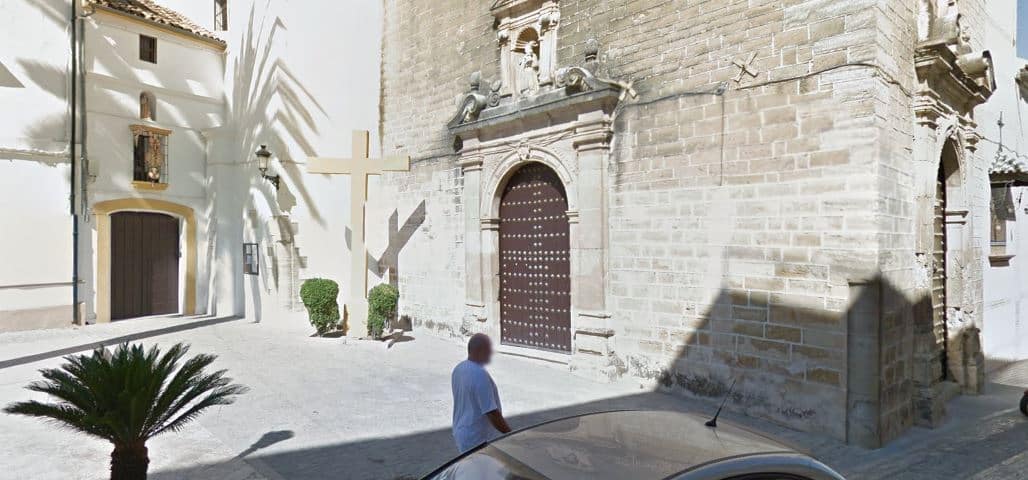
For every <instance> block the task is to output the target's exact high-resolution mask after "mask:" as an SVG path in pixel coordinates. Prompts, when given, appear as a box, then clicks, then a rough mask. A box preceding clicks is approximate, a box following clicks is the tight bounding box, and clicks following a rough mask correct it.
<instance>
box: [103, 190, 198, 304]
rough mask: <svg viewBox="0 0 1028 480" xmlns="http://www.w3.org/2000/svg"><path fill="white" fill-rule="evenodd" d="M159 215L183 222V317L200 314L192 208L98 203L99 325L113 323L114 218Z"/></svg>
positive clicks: (138, 201) (137, 201)
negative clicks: (119, 214) (122, 214)
mask: <svg viewBox="0 0 1028 480" xmlns="http://www.w3.org/2000/svg"><path fill="white" fill-rule="evenodd" d="M125 211H135V212H156V213H164V214H167V215H170V216H172V217H176V218H178V219H180V220H181V222H182V231H181V235H182V238H183V239H184V243H185V248H184V255H183V257H184V258H182V260H181V261H182V262H183V264H182V268H183V270H184V275H183V282H184V284H183V286H182V309H181V313H182V314H183V315H193V314H195V313H196V268H197V264H196V255H197V253H196V242H197V227H196V215H195V214H194V212H193V209H192V208H189V207H187V206H185V205H180V204H177V203H173V202H168V201H165V200H154V199H149V198H123V199H118V200H107V201H103V202H97V203H96V204H94V205H93V215H94V217H95V219H96V240H97V243H96V322H97V323H106V322H110V321H111V215H112V214H114V213H117V212H125Z"/></svg>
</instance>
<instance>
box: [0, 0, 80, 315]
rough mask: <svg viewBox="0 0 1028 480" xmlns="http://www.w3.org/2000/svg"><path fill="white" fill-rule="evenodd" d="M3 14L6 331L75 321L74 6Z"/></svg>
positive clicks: (0, 248)
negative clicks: (71, 97)
mask: <svg viewBox="0 0 1028 480" xmlns="http://www.w3.org/2000/svg"><path fill="white" fill-rule="evenodd" d="M0 11H2V12H3V15H0V32H3V33H2V34H0V35H2V37H3V40H2V41H0V206H2V208H0V231H2V232H3V234H2V235H0V331H5V330H16V329H23V328H38V327H43V326H61V325H70V324H71V322H72V310H71V305H72V288H71V285H72V283H71V279H72V216H71V211H70V203H69V201H68V195H69V193H70V171H71V169H70V164H69V145H68V141H69V136H70V131H69V129H70V116H69V104H68V97H69V92H70V90H69V89H70V83H69V82H70V80H69V78H70V77H69V75H68V72H69V68H70V61H71V40H70V32H69V28H70V24H69V19H70V18H71V2H70V1H68V0H0Z"/></svg>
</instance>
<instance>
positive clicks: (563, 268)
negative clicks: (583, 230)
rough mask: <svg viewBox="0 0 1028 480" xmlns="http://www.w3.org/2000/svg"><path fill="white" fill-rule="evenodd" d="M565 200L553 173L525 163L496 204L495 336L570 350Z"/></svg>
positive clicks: (511, 342) (520, 343) (521, 343)
mask: <svg viewBox="0 0 1028 480" xmlns="http://www.w3.org/2000/svg"><path fill="white" fill-rule="evenodd" d="M567 211H568V199H567V193H566V192H565V189H564V185H563V183H562V182H561V180H560V178H559V177H558V176H557V173H556V172H554V171H553V170H552V169H550V168H549V167H547V166H545V165H543V164H541V163H527V164H525V165H523V166H520V167H519V168H518V169H517V170H516V171H514V172H513V174H512V175H511V176H510V179H509V180H508V182H507V184H506V185H505V186H504V188H503V194H502V195H501V196H500V204H499V217H498V218H499V241H498V243H499V245H498V250H499V267H500V268H499V276H500V285H499V286H500V292H499V303H500V341H501V343H503V344H509V345H516V346H524V347H529V348H536V349H542V350H553V351H558V352H570V351H571V339H572V330H571V262H570V256H571V244H570V228H569V223H568V215H567Z"/></svg>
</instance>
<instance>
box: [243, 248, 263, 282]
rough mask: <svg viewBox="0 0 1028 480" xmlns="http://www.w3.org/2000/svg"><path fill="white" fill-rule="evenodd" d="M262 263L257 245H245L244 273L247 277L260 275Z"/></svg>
mask: <svg viewBox="0 0 1028 480" xmlns="http://www.w3.org/2000/svg"><path fill="white" fill-rule="evenodd" d="M259 272H260V261H259V257H258V255H257V244H256V243H244V244H243V273H244V274H246V275H259V274H260V273H259Z"/></svg>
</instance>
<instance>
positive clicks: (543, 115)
mask: <svg viewBox="0 0 1028 480" xmlns="http://www.w3.org/2000/svg"><path fill="white" fill-rule="evenodd" d="M620 95H621V89H620V88H617V87H615V86H608V87H601V88H598V89H595V90H586V91H583V92H578V93H572V94H567V93H566V92H565V91H564V89H555V90H553V91H550V92H546V93H543V94H540V95H538V96H535V97H531V98H526V99H522V100H520V101H518V102H514V103H510V104H501V105H497V106H495V107H491V108H486V109H484V110H482V111H481V113H479V115H478V118H477V119H475V120H472V121H470V122H467V123H457V122H451V124H450V125H449V130H450V133H453V134H455V135H462V134H467V133H479V134H480V133H483V132H488V131H490V130H498V129H505V128H510V127H512V126H513V127H514V128H515V129H517V130H525V129H523V128H517V126H516V125H515V124H517V123H519V122H520V123H531V124H533V125H535V124H538V125H540V126H548V125H553V124H557V123H565V122H571V121H575V120H576V119H577V118H578V115H579V114H581V113H585V112H590V111H596V110H602V111H604V112H606V113H609V112H611V111H613V110H614V106H615V105H617V103H618V100H619V97H620ZM534 128H537V127H534V126H533V127H532V129H534ZM475 136H479V137H482V136H483V135H475Z"/></svg>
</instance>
